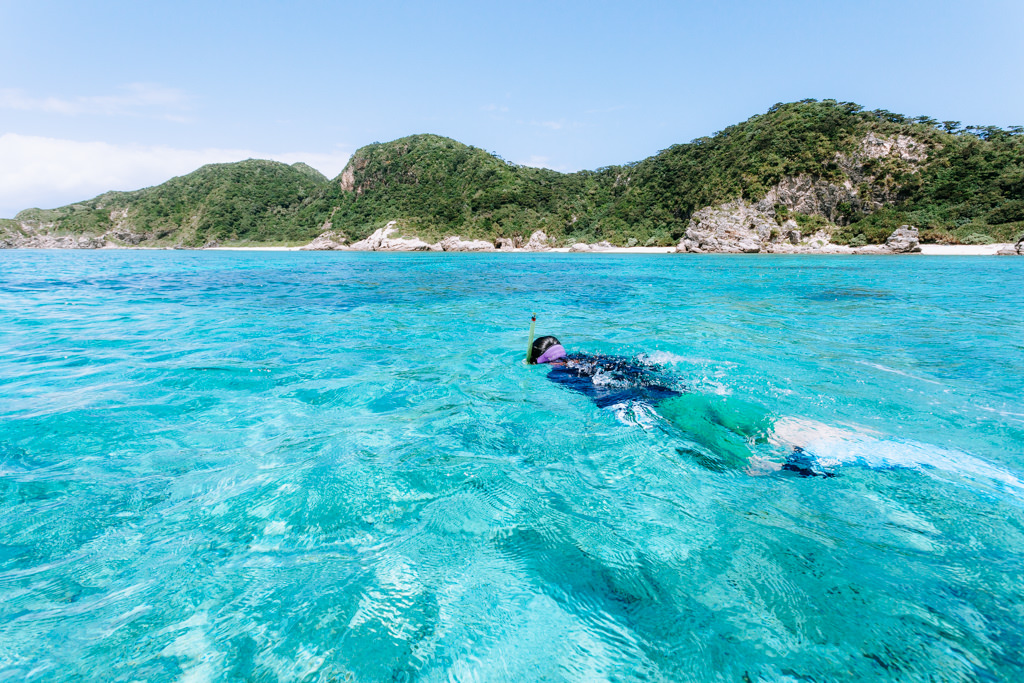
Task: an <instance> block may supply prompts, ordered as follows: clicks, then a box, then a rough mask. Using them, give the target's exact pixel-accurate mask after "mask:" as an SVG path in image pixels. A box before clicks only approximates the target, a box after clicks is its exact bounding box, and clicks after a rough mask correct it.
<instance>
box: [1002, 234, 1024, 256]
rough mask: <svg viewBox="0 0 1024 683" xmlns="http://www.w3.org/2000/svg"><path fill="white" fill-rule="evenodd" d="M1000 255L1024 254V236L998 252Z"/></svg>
mask: <svg viewBox="0 0 1024 683" xmlns="http://www.w3.org/2000/svg"><path fill="white" fill-rule="evenodd" d="M996 254H997V255H998V256H1024V237H1021V238H1020V239H1019V240H1017V244H1015V245H1013V246H1012V247H1007V248H1006V249H1000V250H999V251H997V252H996Z"/></svg>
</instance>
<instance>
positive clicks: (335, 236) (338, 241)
mask: <svg viewBox="0 0 1024 683" xmlns="http://www.w3.org/2000/svg"><path fill="white" fill-rule="evenodd" d="M374 234H376V233H374ZM345 250H348V247H347V246H345V236H344V235H342V234H341V233H337V232H334V231H333V230H328V231H327V232H324V233H321V234H320V235H318V236H317V238H316V239H315V240H313V241H312V242H310V243H309V244H307V245H305V246H303V247H299V251H345Z"/></svg>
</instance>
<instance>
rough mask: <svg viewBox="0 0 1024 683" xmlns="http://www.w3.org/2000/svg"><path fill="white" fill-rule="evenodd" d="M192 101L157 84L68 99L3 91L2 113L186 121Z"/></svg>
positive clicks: (7, 89)
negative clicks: (30, 112) (3, 111)
mask: <svg viewBox="0 0 1024 683" xmlns="http://www.w3.org/2000/svg"><path fill="white" fill-rule="evenodd" d="M190 105H191V98H190V97H189V96H188V95H187V94H186V93H185V91H183V90H178V89H177V88H168V87H166V86H162V85H158V84H156V83H129V84H128V85H124V86H121V87H120V88H119V92H118V93H116V94H114V95H93V96H88V97H75V98H71V99H64V98H60V97H33V96H31V95H29V94H27V93H26V92H25V91H24V90H18V89H15V88H0V109H15V110H19V111H36V112H44V113H48V114H65V115H68V116H77V115H79V114H99V115H103V116H151V117H155V118H162V119H169V120H172V121H186V120H187V118H186V117H185V116H183V115H182V112H185V111H188V110H189V109H190Z"/></svg>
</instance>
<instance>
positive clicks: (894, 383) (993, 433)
mask: <svg viewBox="0 0 1024 683" xmlns="http://www.w3.org/2000/svg"><path fill="white" fill-rule="evenodd" d="M0 312H2V317H0V679H4V680H32V681H35V680H61V681H65V680H110V681H120V680H149V681H177V680H182V681H186V680H187V681H205V680H210V681H228V680H296V681H298V680H322V681H538V680H547V681H601V680H617V681H631V680H646V681H691V680H692V681H716V680H720V681H835V680H856V679H864V680H901V681H916V680H939V681H975V680H977V681H1014V680H1021V679H1022V678H1024V658H1022V655H1021V652H1022V650H1024V259H1014V258H987V257H923V256H918V257H913V256H907V257H866V256H863V257H840V256H793V257H782V256H775V257H765V256H757V255H752V256H729V255H686V256H676V255H643V256H637V255H602V254H512V255H509V254H434V253H425V254H421V253H412V254H387V253H351V252H349V253H307V252H183V251H89V252H83V251H0ZM532 314H536V316H537V334H538V335H541V334H551V335H555V336H557V337H558V338H559V339H560V340H561V341H562V343H563V345H564V346H565V347H566V348H567V350H569V351H570V352H585V353H601V354H614V355H621V356H628V357H635V358H638V359H639V360H640V361H646V362H648V363H656V364H658V365H660V368H661V369H660V376H661V377H663V378H664V381H666V382H667V383H669V384H671V386H672V387H674V388H676V389H678V390H679V391H680V392H683V393H685V394H686V395H687V396H689V397H691V398H693V399H694V400H699V401H704V402H706V404H707V405H715V406H719V407H721V408H722V409H723V410H725V411H728V409H729V407H730V406H738V405H742V406H744V407H745V409H746V410H754V411H756V412H759V414H762V415H763V416H764V419H765V420H766V422H767V424H770V425H771V428H770V430H769V432H768V434H767V438H764V439H755V438H746V437H743V436H742V435H741V436H740V437H735V434H734V433H733V432H730V431H729V419H728V415H727V414H725V413H723V414H720V415H719V418H715V419H711V420H710V421H708V422H707V424H706V425H705V427H706V430H707V434H705V435H704V436H703V437H701V436H699V435H697V434H696V433H695V432H694V431H693V430H692V429H690V428H689V427H686V426H685V425H683V426H682V427H681V426H680V425H679V424H678V423H673V422H672V421H671V420H670V419H668V418H667V417H666V414H665V412H664V411H662V412H659V406H658V405H657V404H655V405H646V404H642V403H637V404H629V403H626V404H621V405H616V406H610V407H605V408H599V407H597V405H596V404H595V402H594V401H592V400H591V399H590V398H588V396H586V395H584V394H581V393H578V392H574V391H570V390H567V389H566V388H565V387H564V386H561V385H559V384H557V383H555V382H551V381H549V380H548V379H547V376H546V375H547V369H546V368H545V367H539V366H527V365H526V364H524V363H523V357H524V355H525V353H526V348H527V342H528V338H527V337H528V330H529V319H530V316H531V315H532ZM717 438H722V439H725V438H728V439H733V441H732V442H730V443H736V444H738V447H739V448H745V449H748V450H749V452H750V453H751V459H750V466H749V467H709V466H708V460H707V458H709V457H710V458H713V457H714V456H715V453H714V450H715V446H714V443H717V442H716V441H715V439H717ZM737 438H738V440H737ZM709 439H710V440H709ZM709 444H710V445H709ZM794 452H802V453H805V454H807V457H810V458H813V459H814V461H815V462H816V463H817V466H818V467H819V469H820V472H821V473H828V474H829V475H833V476H800V474H798V473H796V472H792V471H785V470H779V469H778V466H779V465H780V464H782V463H784V462H786V461H787V458H790V457H792V455H793V453H794Z"/></svg>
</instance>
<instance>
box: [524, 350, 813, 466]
mask: <svg viewBox="0 0 1024 683" xmlns="http://www.w3.org/2000/svg"><path fill="white" fill-rule="evenodd" d="M528 362H529V363H530V364H538V365H547V366H549V367H550V370H549V372H548V379H550V380H551V381H553V382H556V383H557V384H560V385H562V386H564V387H566V388H568V389H571V390H573V391H577V392H579V393H581V394H583V395H585V396H587V397H588V398H589V399H590V400H592V401H593V402H594V403H595V404H596V405H597V406H598V407H599V408H611V407H618V406H628V407H629V408H630V410H631V411H632V412H634V413H635V412H638V411H643V410H645V409H650V411H651V412H653V413H655V414H656V415H657V416H660V418H661V419H662V421H663V422H664V423H667V424H668V425H671V427H672V428H674V429H675V430H678V431H680V432H682V433H683V436H684V437H685V440H686V441H688V442H691V443H692V445H691V446H688V447H686V448H678V449H677V450H678V451H679V452H680V453H681V454H685V455H687V456H689V457H691V458H693V459H694V460H696V461H697V462H698V463H699V464H700V465H702V466H703V467H706V468H708V469H711V470H715V471H725V470H730V469H744V470H746V471H747V472H748V473H751V474H757V473H767V472H770V471H777V470H780V469H781V470H785V471H790V472H795V473H796V474H799V475H801V476H805V477H809V476H832V473H831V472H827V471H824V470H822V469H821V468H820V467H818V466H817V465H816V463H815V461H814V460H813V458H811V457H810V456H809V455H808V454H807V453H805V452H804V451H803V450H802V449H800V448H799V447H794V449H793V451H792V453H790V454H789V455H788V457H787V458H786V461H785V462H784V463H778V462H773V461H771V460H767V459H765V458H764V457H763V456H760V455H758V453H757V452H756V451H755V449H757V447H759V446H762V447H763V446H765V445H767V444H768V443H769V437H770V436H771V434H772V429H773V422H774V421H773V419H772V417H771V416H770V415H769V414H768V413H766V411H764V410H763V409H761V408H759V407H758V406H755V405H753V404H750V403H746V402H744V401H739V400H737V399H733V398H729V397H724V396H708V395H705V394H699V393H695V392H689V391H687V389H686V387H685V386H683V385H682V384H681V383H679V382H678V380H674V378H671V377H668V376H666V375H665V374H664V373H663V372H662V368H661V366H660V365H657V364H656V363H651V362H649V361H647V360H644V359H641V358H623V357H620V356H608V355H599V354H598V355H595V354H585V353H572V354H568V353H566V351H565V347H564V346H562V343H561V342H559V341H558V339H557V338H555V337H552V336H544V337H540V338H538V339H536V340H535V341H534V342H533V344H532V345H531V347H530V355H529V358H528ZM668 385H674V387H675V388H673V386H668ZM758 450H763V449H758Z"/></svg>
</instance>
